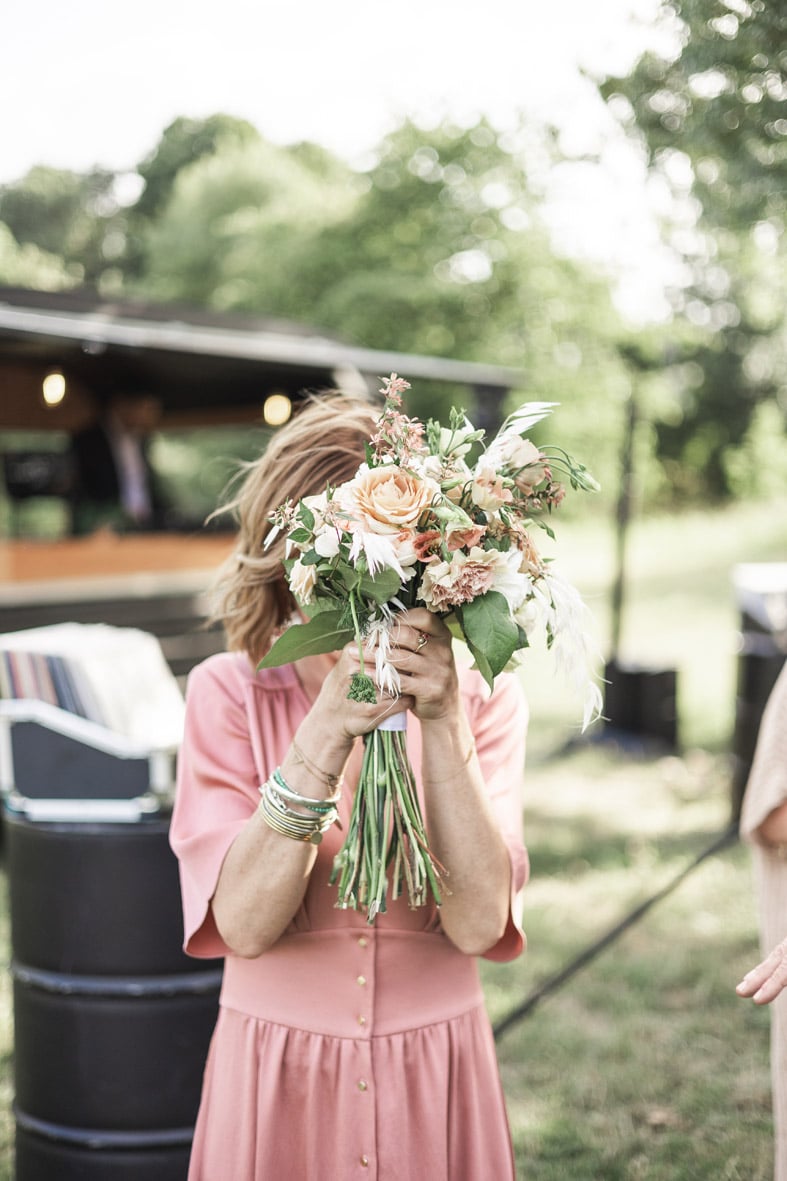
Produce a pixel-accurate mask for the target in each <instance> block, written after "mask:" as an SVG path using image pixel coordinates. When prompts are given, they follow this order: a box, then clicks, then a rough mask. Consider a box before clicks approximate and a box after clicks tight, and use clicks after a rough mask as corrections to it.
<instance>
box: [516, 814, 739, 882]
mask: <svg viewBox="0 0 787 1181" xmlns="http://www.w3.org/2000/svg"><path fill="white" fill-rule="evenodd" d="M537 827H538V829H539V839H538V842H537V844H536V845H535V847H534V848H532V849H531V865H532V871H533V876H534V877H539V878H544V877H553V876H554V877H560V878H562V879H565V878H567V877H568V878H573V879H576V878H578V877H581V876H582V875H583V874H585V873H593V874H596V873H599V872H603V871H605V870H610V869H629V868H631V867H632V866H634V865H635V864H636V863H637V862H638V861H639V860H640V859H641V855H642V850H643V849H645V848H646V849H647V851H648V856H649V859H650V860H651V861H655V863H656V864H658V865H663V866H668V865H673V864H674V863H675V862H680V861H686V862H689V861H692V860H693V859H694V858H695V857H696V856H697V855H698V854H699V853H701V852H702V851H703V850H704V849H706V848H708V847H709V846H710V845H712V844H713V842H714V841H716V840H717V839H718V838H719V836H720V835H721V833H722V832H723V831H724V829H723V828H720V829H715V830H711V829H706V828H702V829H692V830H689V831H686V832H675V833H671V834H661V833H660V834H659V835H658V836H654V837H652V838H651V837H647V836H642V835H641V834H632V833H630V832H619V831H618V832H615V831H611V830H610V828H609V827H608V826H607V825H605V824H602V823H601V822H600V821H599V819H598V817H597V816H590V815H577V814H574V815H573V816H570V817H561V819H560V826H559V829H557V828H556V825H555V820H554V817H550V816H549V815H548V814H547V813H545V812H540V811H539V809H538V808H529V809H528V829H529V830H531V831H533V830H535V829H536V828H537Z"/></svg>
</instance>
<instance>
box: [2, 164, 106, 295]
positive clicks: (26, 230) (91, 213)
mask: <svg viewBox="0 0 787 1181" xmlns="http://www.w3.org/2000/svg"><path fill="white" fill-rule="evenodd" d="M115 179H116V178H115V174H114V173H112V172H108V171H106V170H104V169H92V170H91V171H90V172H87V173H78V172H70V171H68V170H65V169H59V168H48V167H45V166H44V165H37V166H36V167H34V168H31V169H30V171H29V172H28V173H27V175H26V176H24V177H23V178H22V179H21V180H19V181H17V182H15V183H14V184H10V185H6V186H4V187H3V188H2V189H0V222H4V223H5V225H6V226H7V227H8V229H9V230H10V232H11V234H12V235H13V237H14V239H15V240H16V242H17V243H18V244H19V245H20V246H23V247H24V246H30V247H36V248H37V249H38V250H41V251H43V252H45V253H46V254H48V255H50V256H57V257H59V258H60V259H62V264H63V268H64V269H65V270H66V271H67V272H68V273H69V274H70V275H71V276H72V283H79V282H83V283H88V284H93V283H98V282H99V281H100V278H101V276H102V274H103V273H104V272H105V271H106V270H107V269H108V268H109V267H112V266H114V265H115V262H116V259H117V255H118V254H119V253H120V251H121V250H122V243H123V238H122V219H123V214H122V210H121V208H120V206H119V203H118V201H117V199H116V196H115Z"/></svg>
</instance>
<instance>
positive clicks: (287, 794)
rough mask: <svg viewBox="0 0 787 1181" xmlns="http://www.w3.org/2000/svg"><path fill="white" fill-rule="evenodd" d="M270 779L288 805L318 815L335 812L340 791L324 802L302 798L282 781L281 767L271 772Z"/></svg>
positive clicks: (307, 797)
mask: <svg viewBox="0 0 787 1181" xmlns="http://www.w3.org/2000/svg"><path fill="white" fill-rule="evenodd" d="M271 779H273V781H274V782H275V784H276V787H277V788H278V794H279V795H280V796H282V797H283V799H285V800H287V802H288V803H290V804H297V805H298V807H300V808H308V809H309V811H310V812H316V813H317V814H318V815H324V814H325V813H327V812H330V811H331V810H335V807H336V804H337V803H338V802H339V800H340V799H341V796H342V793H341V791H338V790H337V791H335V792H334V793H333V795H332V796H327V797H326V798H325V799H324V800H315V799H314V798H313V797H312V796H302V795H300V794H299V793H298V792H297V791H293V789H292V788H291V787H290V785H289V784H288V783H287V782H286V780H285V779H284V776H283V775H282V773H281V767H277V768H276V770H275V771H274V772H273V775H272V776H271Z"/></svg>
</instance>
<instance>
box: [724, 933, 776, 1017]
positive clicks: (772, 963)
mask: <svg viewBox="0 0 787 1181" xmlns="http://www.w3.org/2000/svg"><path fill="white" fill-rule="evenodd" d="M785 985H787V938H785V939H783V940H782V941H781V943H779V944H778V945H777V946H776V947H774V949H773V951H772V952H771V954H770V955H769V956H768V957H767V958H766V959H764V960H763V961H762V963H761V964H758V965H757V967H756V968H752V970H751V971H750V972H747V973H746V975H745V976H744V977H743V980H741V982H740V984H739V985H737V987H736V989H735V991H736V992H737V994H738V996H744V997H746V996H750V997H751V998H752V1000H753V1001H754V1003H755V1004H756V1005H767V1004H768V1003H769V1002H770V1001H773V1000H775V999H776V997H777V996H778V995H779V993H780V992H781V991H782V989H783V988H784V987H785Z"/></svg>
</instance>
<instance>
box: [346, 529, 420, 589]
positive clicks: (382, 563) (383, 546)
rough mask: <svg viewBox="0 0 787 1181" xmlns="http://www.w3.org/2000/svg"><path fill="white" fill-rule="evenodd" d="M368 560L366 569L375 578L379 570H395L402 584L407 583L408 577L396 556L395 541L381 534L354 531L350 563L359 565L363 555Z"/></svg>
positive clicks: (361, 530)
mask: <svg viewBox="0 0 787 1181" xmlns="http://www.w3.org/2000/svg"><path fill="white" fill-rule="evenodd" d="M362 554H363V555H364V557H365V558H366V567H367V569H368V571H369V573H370V574H371V576H372V578H374V576H375V574H376V573H377V572H378V570H395V571H396V573H397V574H398V575H399V577H400V578H401V580H402V582H406V581H407V578H408V575H407V574H406V573H405V571H404V569H403V568H402V565H401V563H400V561H399V559H398V557H397V556H396V550H395V549H394V545H393V540H392V538H391V537H385V536H384V535H383V534H381V533H370V532H367V531H366V530H365V529H354V530H353V534H352V543H351V545H350V561H351V562H352V564H353V565H354V566H357V565H358V560H359V558H360V557H361V555H362Z"/></svg>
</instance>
